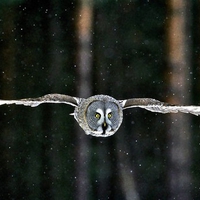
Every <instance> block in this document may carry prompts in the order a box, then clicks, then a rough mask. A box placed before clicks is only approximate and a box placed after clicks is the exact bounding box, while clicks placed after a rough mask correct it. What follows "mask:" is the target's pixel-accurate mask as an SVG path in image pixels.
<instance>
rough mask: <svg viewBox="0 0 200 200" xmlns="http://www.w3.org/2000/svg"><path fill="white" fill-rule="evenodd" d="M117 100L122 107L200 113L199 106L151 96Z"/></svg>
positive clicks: (160, 111) (161, 111)
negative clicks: (159, 99) (165, 100)
mask: <svg viewBox="0 0 200 200" xmlns="http://www.w3.org/2000/svg"><path fill="white" fill-rule="evenodd" d="M119 102H120V104H121V105H122V108H123V109H127V108H134V107H139V108H144V109H146V110H149V111H151V112H159V113H177V112H183V113H191V114H193V115H200V106H193V105H191V106H181V105H171V104H168V103H164V102H161V101H158V100H156V99H151V98H133V99H127V100H120V101H119Z"/></svg>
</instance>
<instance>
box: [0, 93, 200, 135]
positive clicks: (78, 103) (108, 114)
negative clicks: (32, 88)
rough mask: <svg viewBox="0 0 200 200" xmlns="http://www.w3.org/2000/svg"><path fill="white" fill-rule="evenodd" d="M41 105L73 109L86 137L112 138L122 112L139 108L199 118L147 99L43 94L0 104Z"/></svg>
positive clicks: (199, 109) (190, 109) (193, 109)
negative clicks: (69, 106) (58, 104)
mask: <svg viewBox="0 0 200 200" xmlns="http://www.w3.org/2000/svg"><path fill="white" fill-rule="evenodd" d="M42 103H64V104H69V105H71V106H74V107H75V109H74V113H73V114H72V115H74V118H75V119H76V121H77V122H78V124H79V125H80V127H81V128H82V129H83V130H84V131H85V133H86V134H87V135H92V136H95V137H108V136H111V135H113V134H114V133H115V132H116V131H117V130H118V129H119V127H120V125H121V123H122V120H123V110H124V109H127V108H135V107H139V108H143V109H146V110H149V111H151V112H158V113H176V112H183V113H191V114H193V115H200V106H180V105H170V104H168V103H164V102H161V101H158V100H155V99H151V98H132V99H125V100H116V99H114V98H113V97H111V96H108V95H95V96H91V97H89V98H86V99H85V98H79V97H72V96H68V95H63V94H47V95H44V96H42V97H38V98H27V99H19V100H0V105H4V104H17V105H24V106H31V107H36V106H38V105H40V104H42Z"/></svg>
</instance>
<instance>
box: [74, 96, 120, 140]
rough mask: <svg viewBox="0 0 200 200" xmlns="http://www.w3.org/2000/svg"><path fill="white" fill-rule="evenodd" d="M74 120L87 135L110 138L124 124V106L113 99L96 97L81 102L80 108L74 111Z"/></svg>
mask: <svg viewBox="0 0 200 200" xmlns="http://www.w3.org/2000/svg"><path fill="white" fill-rule="evenodd" d="M74 118H75V119H76V121H77V122H78V123H79V125H80V126H81V128H82V129H83V130H84V131H85V133H86V134H87V135H92V136H96V137H108V136H111V135H113V134H114V133H115V132H116V131H117V130H118V129H119V127H120V125H121V123H122V120H123V112H122V106H121V105H120V103H119V102H118V101H117V100H116V99H114V98H113V97H110V96H108V95H95V96H91V97H89V98H87V99H81V100H80V102H79V106H77V107H76V108H75V110H74Z"/></svg>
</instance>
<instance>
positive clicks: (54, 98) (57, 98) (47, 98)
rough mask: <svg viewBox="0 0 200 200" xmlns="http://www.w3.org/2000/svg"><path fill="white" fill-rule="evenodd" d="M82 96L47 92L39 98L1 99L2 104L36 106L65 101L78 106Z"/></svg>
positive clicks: (0, 103)
mask: <svg viewBox="0 0 200 200" xmlns="http://www.w3.org/2000/svg"><path fill="white" fill-rule="evenodd" d="M80 101H81V98H77V97H72V96H68V95H63V94H47V95H44V96H42V97H38V98H27V99H19V100H0V105H4V104H16V105H24V106H31V107H36V106H39V105H40V104H42V103H65V104H69V105H71V106H75V107H76V106H78V104H79V102H80Z"/></svg>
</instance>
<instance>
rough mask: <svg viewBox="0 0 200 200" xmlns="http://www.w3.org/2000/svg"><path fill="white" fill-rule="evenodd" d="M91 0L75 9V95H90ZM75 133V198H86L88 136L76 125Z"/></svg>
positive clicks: (83, 199) (80, 2)
mask: <svg viewBox="0 0 200 200" xmlns="http://www.w3.org/2000/svg"><path fill="white" fill-rule="evenodd" d="M92 3H93V2H92V0H79V6H78V11H77V22H76V23H77V27H76V30H77V39H78V49H77V52H78V55H77V67H78V68H77V69H78V74H77V76H78V84H77V96H79V97H89V96H91V93H92V92H91V90H92V89H91V88H92V86H91V71H92V50H91V46H92V22H93V4H92ZM76 133H77V163H76V166H77V168H76V173H77V192H76V195H77V199H79V200H87V199H89V198H88V193H89V174H88V168H89V160H90V159H89V149H90V144H89V137H88V136H87V135H85V134H84V132H83V131H82V130H81V129H80V127H78V126H77V127H76Z"/></svg>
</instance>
